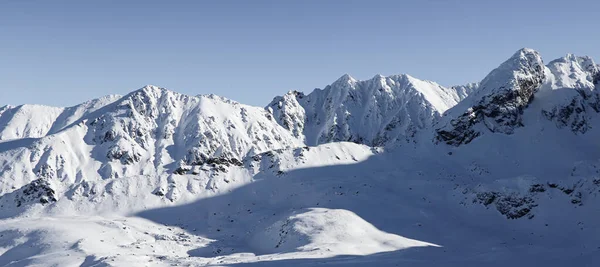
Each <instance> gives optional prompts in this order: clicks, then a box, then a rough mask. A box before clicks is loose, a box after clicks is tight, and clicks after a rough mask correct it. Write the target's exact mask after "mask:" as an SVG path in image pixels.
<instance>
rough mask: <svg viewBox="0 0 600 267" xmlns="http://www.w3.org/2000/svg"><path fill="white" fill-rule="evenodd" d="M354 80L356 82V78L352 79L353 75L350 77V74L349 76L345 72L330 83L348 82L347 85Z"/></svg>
mask: <svg viewBox="0 0 600 267" xmlns="http://www.w3.org/2000/svg"><path fill="white" fill-rule="evenodd" d="M356 82H357V80H356V79H354V77H352V76H350V74H347V73H346V74H344V75H342V77H340V78H338V79H337V80H336V81H335V82H333V84H331V85H341V84H344V85H346V84H349V85H351V84H354V83H356Z"/></svg>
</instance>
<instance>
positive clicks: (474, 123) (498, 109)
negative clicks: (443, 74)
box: [436, 49, 545, 146]
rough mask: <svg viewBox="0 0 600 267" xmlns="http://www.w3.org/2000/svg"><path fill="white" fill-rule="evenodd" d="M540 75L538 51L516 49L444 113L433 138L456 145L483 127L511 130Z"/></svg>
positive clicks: (518, 123) (519, 124) (539, 82)
mask: <svg viewBox="0 0 600 267" xmlns="http://www.w3.org/2000/svg"><path fill="white" fill-rule="evenodd" d="M544 78H545V73H544V64H543V62H542V58H541V57H540V55H539V54H538V53H537V52H536V51H533V50H531V49H522V50H520V51H518V52H517V53H516V54H515V55H514V56H513V57H512V58H510V59H509V60H508V61H506V62H504V63H503V64H502V65H501V66H500V67H499V68H497V69H495V70H494V71H492V72H491V73H490V74H489V75H488V76H487V77H486V78H485V79H484V80H483V81H482V82H481V84H480V86H479V89H478V90H477V91H476V92H475V93H474V94H473V95H471V96H470V97H468V98H467V99H465V100H464V102H463V103H461V104H459V105H457V106H456V107H454V108H453V109H452V110H450V111H449V112H448V114H446V116H447V120H449V122H447V123H446V125H444V126H442V127H441V128H439V129H437V136H436V139H437V140H438V141H441V142H445V143H447V144H449V145H454V146H459V145H461V144H468V143H469V142H471V141H472V140H473V139H474V138H476V137H478V136H480V135H481V134H482V131H483V130H484V129H487V130H488V131H490V132H497V133H504V134H512V133H513V132H514V130H515V129H516V128H518V127H522V126H523V122H522V114H523V110H524V109H525V108H526V107H527V105H528V104H529V103H530V102H531V101H532V100H533V98H534V94H535V93H536V92H537V91H538V90H539V88H540V87H541V86H542V84H543V82H544ZM465 110H466V111H465ZM479 126H483V127H479Z"/></svg>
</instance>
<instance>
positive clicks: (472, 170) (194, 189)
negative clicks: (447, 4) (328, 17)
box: [0, 49, 600, 266]
mask: <svg viewBox="0 0 600 267" xmlns="http://www.w3.org/2000/svg"><path fill="white" fill-rule="evenodd" d="M599 70H600V68H599V66H598V65H596V64H595V63H594V61H593V60H592V59H590V58H588V57H578V56H574V55H567V56H566V57H563V58H560V59H557V60H554V61H550V63H548V64H545V63H544V61H543V60H542V57H541V56H540V55H539V53H537V52H536V51H534V50H531V49H521V50H519V51H517V53H515V54H514V55H513V56H512V57H511V58H509V59H508V60H507V61H506V62H504V63H502V64H501V65H500V66H499V67H498V68H497V69H495V70H493V71H492V72H491V73H490V74H489V75H488V76H487V77H485V78H484V79H483V80H482V81H481V82H480V83H473V84H468V85H463V86H454V87H450V88H446V87H442V86H440V85H438V84H436V83H433V82H428V81H421V80H418V79H416V78H413V77H411V76H408V75H395V76H390V77H382V76H376V77H374V78H373V79H371V80H367V81H358V80H355V79H353V78H351V77H350V76H347V75H345V76H343V77H341V78H340V79H338V80H337V81H336V82H334V83H333V84H331V85H330V86H327V87H325V88H324V89H322V90H321V89H316V90H315V91H313V92H312V93H310V94H306V95H305V94H303V93H300V92H295V91H293V92H290V93H288V94H286V95H284V96H280V97H276V98H275V99H274V100H273V101H272V102H271V103H270V104H269V105H267V107H266V108H259V107H251V106H246V105H242V104H239V103H237V102H235V101H231V100H228V99H224V98H221V97H218V96H214V95H207V96H186V95H181V94H178V93H175V92H172V91H168V90H165V89H162V88H158V87H154V86H147V87H144V88H142V89H140V90H137V91H134V92H132V93H130V94H128V95H126V96H122V97H116V96H115V97H107V98H102V99H101V100H95V101H92V102H88V103H87V104H82V105H80V106H76V107H73V108H66V109H63V108H48V107H35V108H33V107H29V106H23V107H21V108H13V107H4V108H2V109H0V122H1V123H0V127H3V128H0V129H1V130H2V131H1V132H0V133H2V136H3V137H2V140H1V141H0V193H1V195H0V253H1V255H0V266H52V265H60V266H171V265H184V266H236V265H242V266H245V265H261V266H262V265H273V266H281V265H290V266H314V265H344V266H345V265H349V266H398V265H408V266H507V265H513V266H540V265H543V266H563V265H566V264H570V265H576V266H595V263H596V262H598V261H600V238H599V237H600V226H599V225H600V216H598V215H597V214H599V212H600V209H599V207H600V198H599V196H600V175H599V173H600V143H599V142H598V140H597V136H599V135H600V132H599V131H600V127H598V125H600V114H599V112H600V97H599V96H598V91H597V90H596V89H597V87H598V82H599V81H600V71H599ZM42 112H43V113H44V114H42V115H40V116H36V114H38V113H42ZM346 141H350V142H346ZM407 144H410V145H407Z"/></svg>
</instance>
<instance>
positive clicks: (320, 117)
mask: <svg viewBox="0 0 600 267" xmlns="http://www.w3.org/2000/svg"><path fill="white" fill-rule="evenodd" d="M476 88H477V84H469V85H466V86H456V87H452V88H445V87H442V86H440V85H438V84H436V83H434V82H429V81H422V80H419V79H416V78H413V77H411V76H409V75H394V76H389V77H383V76H381V75H377V76H375V77H373V78H372V79H370V80H366V81H358V80H356V79H354V78H352V77H350V76H349V75H344V76H342V77H341V78H339V79H338V80H337V81H336V82H334V83H333V84H331V85H329V86H327V87H325V88H324V89H316V90H315V91H313V92H312V93H310V94H308V95H304V94H302V93H299V92H296V91H292V92H289V93H287V94H286V95H284V96H280V97H276V98H275V99H273V101H272V102H271V103H270V104H269V105H268V106H267V109H268V110H269V111H270V112H271V113H272V114H273V116H274V117H275V119H276V120H277V122H279V123H280V124H281V125H282V126H283V127H284V128H286V129H288V130H290V131H292V132H293V133H294V135H295V136H299V137H300V136H303V137H304V138H305V142H306V144H308V145H316V144H322V143H328V142H337V141H349V142H356V143H361V144H366V145H371V146H387V145H392V144H400V143H411V142H415V141H416V140H417V138H416V135H418V134H419V133H420V132H421V131H423V130H425V129H428V128H429V127H430V126H431V125H432V123H433V122H434V121H435V120H436V119H437V118H439V117H440V116H441V114H442V113H443V112H444V111H446V110H447V109H448V108H450V107H452V106H454V105H456V103H458V102H459V101H460V100H461V99H462V98H464V97H465V96H466V95H467V94H468V93H470V92H472V91H473V90H475V89H476Z"/></svg>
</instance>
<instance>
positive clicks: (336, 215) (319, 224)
mask: <svg viewBox="0 0 600 267" xmlns="http://www.w3.org/2000/svg"><path fill="white" fill-rule="evenodd" d="M251 245H253V246H254V247H255V249H256V250H258V251H261V252H264V253H281V252H294V251H303V252H304V251H306V252H308V251H311V252H315V251H319V252H324V253H327V254H335V255H368V254H373V253H378V252H387V251H395V250H401V249H406V248H411V247H426V246H435V247H439V246H438V245H435V244H431V243H427V242H423V241H419V240H414V239H409V238H405V237H402V236H398V235H395V234H390V233H386V232H383V231H381V230H379V229H377V228H376V227H375V226H373V225H372V224H370V223H369V222H367V221H365V220H363V219H362V218H361V217H359V216H358V215H356V214H355V213H354V212H351V211H348V210H343V209H327V208H310V209H304V210H301V211H299V212H294V213H293V214H292V215H290V216H287V217H284V218H283V219H281V220H278V221H276V222H275V223H273V224H272V225H271V226H269V227H267V228H265V229H264V230H263V231H261V232H259V233H257V234H256V235H254V237H253V238H252V240H251Z"/></svg>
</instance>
